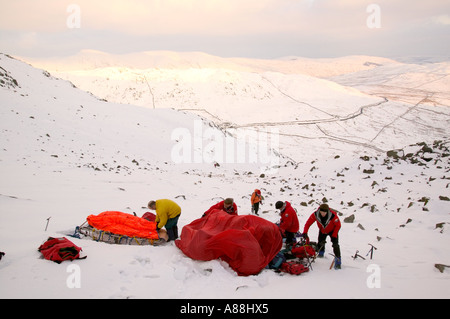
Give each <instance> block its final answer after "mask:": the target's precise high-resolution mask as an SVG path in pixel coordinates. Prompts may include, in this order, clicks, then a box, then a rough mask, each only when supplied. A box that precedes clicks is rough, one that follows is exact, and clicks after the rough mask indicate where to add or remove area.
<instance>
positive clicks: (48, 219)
mask: <svg viewBox="0 0 450 319" xmlns="http://www.w3.org/2000/svg"><path fill="white" fill-rule="evenodd" d="M50 218H52V216H50V217H49V218H47V225H45V231H47V227H48V222H49V221H50Z"/></svg>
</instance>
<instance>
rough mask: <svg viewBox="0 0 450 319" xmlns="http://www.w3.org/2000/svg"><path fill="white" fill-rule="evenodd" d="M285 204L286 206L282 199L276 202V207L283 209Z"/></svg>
mask: <svg viewBox="0 0 450 319" xmlns="http://www.w3.org/2000/svg"><path fill="white" fill-rule="evenodd" d="M283 206H284V202H282V201H278V202H276V204H275V208H276V209H281V208H283Z"/></svg>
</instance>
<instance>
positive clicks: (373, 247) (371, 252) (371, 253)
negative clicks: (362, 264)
mask: <svg viewBox="0 0 450 319" xmlns="http://www.w3.org/2000/svg"><path fill="white" fill-rule="evenodd" d="M369 246H371V248H370V250H369V252H368V253H367V254H366V256H367V255H368V254H369V253H370V259H371V260H372V257H373V250H374V249H375V250H377V247H375V246H374V245H372V244H369Z"/></svg>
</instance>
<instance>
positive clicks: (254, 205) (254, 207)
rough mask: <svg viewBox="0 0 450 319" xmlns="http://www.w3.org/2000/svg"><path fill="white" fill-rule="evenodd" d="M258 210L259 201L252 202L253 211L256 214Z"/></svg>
mask: <svg viewBox="0 0 450 319" xmlns="http://www.w3.org/2000/svg"><path fill="white" fill-rule="evenodd" d="M258 210H259V202H257V203H254V204H253V211H254V212H255V214H256V215H258Z"/></svg>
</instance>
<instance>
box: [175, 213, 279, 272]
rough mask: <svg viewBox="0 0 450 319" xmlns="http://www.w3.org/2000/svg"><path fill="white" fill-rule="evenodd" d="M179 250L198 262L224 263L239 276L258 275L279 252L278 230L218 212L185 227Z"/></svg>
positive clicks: (258, 219)
mask: <svg viewBox="0 0 450 319" xmlns="http://www.w3.org/2000/svg"><path fill="white" fill-rule="evenodd" d="M175 244H176V246H177V247H178V248H179V249H181V251H183V253H184V254H185V255H187V256H188V257H190V258H192V259H195V260H205V261H206V260H213V259H218V258H220V259H222V260H224V261H226V262H227V263H228V264H229V265H230V267H231V268H232V269H234V270H235V271H236V272H237V273H238V274H239V275H242V276H248V275H255V274H258V273H259V272H260V271H261V270H262V269H264V267H266V266H267V264H268V263H269V262H270V261H271V260H272V259H273V258H274V257H275V255H276V254H277V253H278V252H279V251H280V249H281V245H282V238H281V234H280V231H279V230H278V227H277V226H276V225H275V224H273V223H271V222H269V221H267V220H265V219H263V218H261V217H258V216H253V215H240V216H235V215H229V214H227V213H226V212H224V211H222V210H215V211H213V212H211V214H209V215H207V216H206V217H203V218H200V219H196V220H194V221H193V222H192V223H190V224H189V225H186V226H184V227H183V230H182V232H181V236H180V239H179V240H177V241H175Z"/></svg>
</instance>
